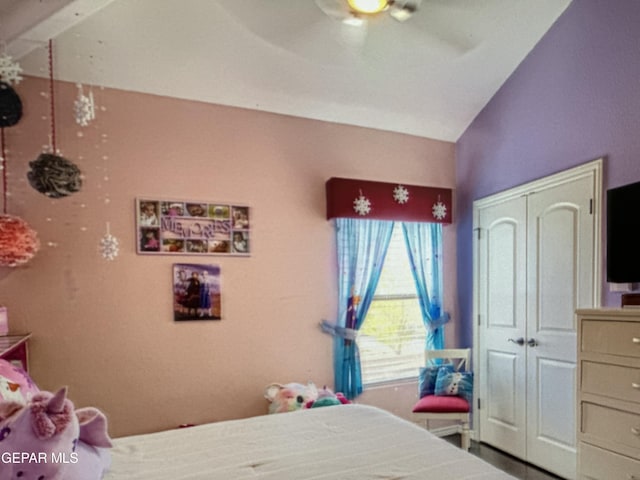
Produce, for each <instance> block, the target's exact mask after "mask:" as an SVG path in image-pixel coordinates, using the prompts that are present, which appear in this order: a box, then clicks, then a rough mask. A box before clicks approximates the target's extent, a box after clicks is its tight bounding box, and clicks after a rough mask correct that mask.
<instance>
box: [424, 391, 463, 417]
mask: <svg viewBox="0 0 640 480" xmlns="http://www.w3.org/2000/svg"><path fill="white" fill-rule="evenodd" d="M468 411H469V402H467V401H466V400H465V399H464V398H462V397H455V396H440V395H427V396H426V397H422V398H421V399H420V400H419V401H418V403H416V404H415V405H414V406H413V412H414V413H452V412H456V413H458V412H468Z"/></svg>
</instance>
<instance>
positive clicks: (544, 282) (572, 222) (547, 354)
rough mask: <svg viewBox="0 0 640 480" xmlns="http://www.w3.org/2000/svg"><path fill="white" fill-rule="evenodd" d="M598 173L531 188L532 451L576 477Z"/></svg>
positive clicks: (538, 460) (531, 456)
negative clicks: (581, 327) (582, 312)
mask: <svg viewBox="0 0 640 480" xmlns="http://www.w3.org/2000/svg"><path fill="white" fill-rule="evenodd" d="M592 198H593V180H592V179H591V178H589V177H584V178H581V179H578V180H575V181H573V182H567V183H563V184H560V185H557V186H554V187H550V188H547V189H545V190H541V191H537V192H535V193H533V194H531V195H529V202H528V222H527V224H528V227H529V228H528V233H527V249H528V254H527V286H528V288H527V292H528V298H527V340H528V341H529V343H528V348H527V376H528V380H527V387H528V392H527V410H528V417H527V459H528V460H529V462H531V463H534V464H537V465H540V466H543V467H544V468H546V469H548V470H550V471H552V472H554V473H556V474H558V475H560V476H562V477H564V478H575V475H576V450H577V442H576V435H575V416H576V413H575V412H576V410H575V408H576V407H575V406H576V378H575V376H576V353H577V352H576V324H575V314H574V313H575V310H576V308H579V307H588V306H592V305H593V301H594V299H593V297H592V292H593V283H592V282H593V254H594V252H593V245H594V242H593V235H594V232H593V230H594V217H593V215H592V213H591V208H590V206H591V199H592Z"/></svg>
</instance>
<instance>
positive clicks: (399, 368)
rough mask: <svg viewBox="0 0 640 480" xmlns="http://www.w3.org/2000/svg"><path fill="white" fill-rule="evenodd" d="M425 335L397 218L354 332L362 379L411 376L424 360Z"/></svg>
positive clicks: (368, 382) (369, 382) (367, 381)
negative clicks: (362, 317)
mask: <svg viewBox="0 0 640 480" xmlns="http://www.w3.org/2000/svg"><path fill="white" fill-rule="evenodd" d="M425 337H426V330H425V326H424V323H423V320H422V314H421V312H420V304H419V302H418V294H417V291H416V284H415V281H414V279H413V275H412V273H411V266H410V263H409V256H408V254H407V249H406V246H405V241H404V235H403V233H402V224H401V223H399V222H397V223H396V224H395V226H394V228H393V233H392V236H391V243H390V244H389V249H388V250H387V256H386V258H385V262H384V265H383V267H382V273H381V275H380V281H379V282H378V286H377V289H376V292H375V295H374V297H373V300H372V301H371V306H370V307H369V311H368V312H367V317H366V318H365V321H364V323H363V325H362V327H361V328H360V331H359V332H358V341H357V342H358V349H359V351H360V362H361V367H362V383H363V384H364V385H372V384H376V383H383V382H388V381H393V380H401V379H409V378H415V377H416V376H417V374H418V369H419V368H420V366H422V365H423V364H424V348H425Z"/></svg>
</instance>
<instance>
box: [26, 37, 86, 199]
mask: <svg viewBox="0 0 640 480" xmlns="http://www.w3.org/2000/svg"><path fill="white" fill-rule="evenodd" d="M49 99H50V101H51V137H50V138H51V151H52V152H53V153H41V154H40V155H39V156H38V158H37V159H36V160H34V161H32V162H29V166H30V167H31V171H29V172H28V173H27V178H28V179H29V184H30V185H31V186H32V187H33V188H35V189H36V190H37V191H38V192H40V193H42V194H44V195H46V196H47V197H50V198H61V197H66V196H67V195H71V194H72V193H75V192H77V191H79V190H80V187H82V173H81V172H80V169H79V168H78V167H77V166H76V165H75V164H74V163H73V162H71V161H69V160H67V159H66V158H64V157H62V156H60V155H57V153H58V150H57V149H56V114H55V101H54V89H53V43H52V41H51V40H49Z"/></svg>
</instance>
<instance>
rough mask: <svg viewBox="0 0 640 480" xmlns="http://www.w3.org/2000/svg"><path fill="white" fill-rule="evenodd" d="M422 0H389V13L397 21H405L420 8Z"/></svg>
mask: <svg viewBox="0 0 640 480" xmlns="http://www.w3.org/2000/svg"><path fill="white" fill-rule="evenodd" d="M421 3H422V0H389V15H391V17H392V18H394V19H395V20H397V21H399V22H406V21H407V20H409V19H410V18H411V17H412V16H413V14H414V13H416V12H417V11H418V8H420V4H421Z"/></svg>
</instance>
